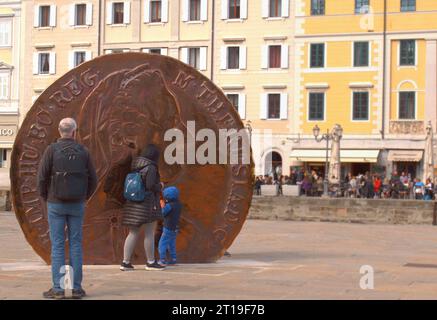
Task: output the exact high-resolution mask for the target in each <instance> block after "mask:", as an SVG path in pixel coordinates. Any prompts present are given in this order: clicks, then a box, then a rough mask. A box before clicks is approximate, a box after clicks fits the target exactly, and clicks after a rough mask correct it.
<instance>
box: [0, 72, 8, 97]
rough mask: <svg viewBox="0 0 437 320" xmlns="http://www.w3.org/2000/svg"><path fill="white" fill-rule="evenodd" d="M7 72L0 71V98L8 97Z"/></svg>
mask: <svg viewBox="0 0 437 320" xmlns="http://www.w3.org/2000/svg"><path fill="white" fill-rule="evenodd" d="M9 79H10V75H9V72H1V73H0V100H8V99H9Z"/></svg>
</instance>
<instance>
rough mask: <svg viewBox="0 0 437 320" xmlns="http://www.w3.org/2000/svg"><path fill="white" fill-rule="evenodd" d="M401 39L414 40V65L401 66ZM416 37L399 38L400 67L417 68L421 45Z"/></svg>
mask: <svg viewBox="0 0 437 320" xmlns="http://www.w3.org/2000/svg"><path fill="white" fill-rule="evenodd" d="M401 40H413V41H414V65H411V66H401ZM417 40H418V39H416V38H414V39H399V40H398V69H408V68H417V62H418V60H419V46H418V44H417Z"/></svg>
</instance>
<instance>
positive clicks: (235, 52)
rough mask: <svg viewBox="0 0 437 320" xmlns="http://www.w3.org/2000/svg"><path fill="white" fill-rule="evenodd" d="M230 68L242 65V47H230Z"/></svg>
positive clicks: (228, 63)
mask: <svg viewBox="0 0 437 320" xmlns="http://www.w3.org/2000/svg"><path fill="white" fill-rule="evenodd" d="M227 57H228V62H227V68H228V69H239V67H240V48H239V47H228V54H227Z"/></svg>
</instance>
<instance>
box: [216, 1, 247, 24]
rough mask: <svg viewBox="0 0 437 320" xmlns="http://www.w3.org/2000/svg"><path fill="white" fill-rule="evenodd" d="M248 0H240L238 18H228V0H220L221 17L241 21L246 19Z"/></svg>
mask: <svg viewBox="0 0 437 320" xmlns="http://www.w3.org/2000/svg"><path fill="white" fill-rule="evenodd" d="M247 3H248V0H240V17H239V18H229V0H222V7H221V19H222V20H231V21H232V20H235V21H241V20H246V19H247V10H248V6H247V5H248V4H247Z"/></svg>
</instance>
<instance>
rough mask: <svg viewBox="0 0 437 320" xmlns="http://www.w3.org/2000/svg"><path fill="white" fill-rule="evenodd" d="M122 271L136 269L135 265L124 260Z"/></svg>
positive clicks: (121, 266)
mask: <svg viewBox="0 0 437 320" xmlns="http://www.w3.org/2000/svg"><path fill="white" fill-rule="evenodd" d="M120 270H121V271H134V266H133V265H132V264H131V263H125V262H122V263H121V265H120Z"/></svg>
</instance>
